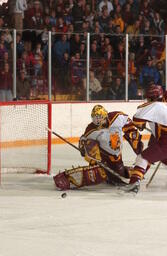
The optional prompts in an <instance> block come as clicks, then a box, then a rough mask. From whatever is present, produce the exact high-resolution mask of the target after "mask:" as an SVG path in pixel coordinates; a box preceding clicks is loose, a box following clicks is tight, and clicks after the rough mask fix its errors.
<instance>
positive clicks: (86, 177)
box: [53, 165, 107, 190]
mask: <svg viewBox="0 0 167 256" xmlns="http://www.w3.org/2000/svg"><path fill="white" fill-rule="evenodd" d="M53 179H54V182H55V184H56V186H57V187H58V188H59V189H61V190H68V189H72V188H81V187H84V186H90V185H97V184H100V183H102V182H104V181H107V175H106V172H105V170H104V169H103V168H101V167H99V166H97V165H96V166H83V167H77V168H73V169H70V170H65V171H64V172H62V173H59V174H57V175H56V176H54V177H53Z"/></svg>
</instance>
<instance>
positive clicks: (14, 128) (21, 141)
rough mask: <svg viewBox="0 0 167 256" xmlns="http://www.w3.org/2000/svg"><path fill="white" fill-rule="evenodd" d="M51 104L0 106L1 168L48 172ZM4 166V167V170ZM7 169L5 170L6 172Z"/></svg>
mask: <svg viewBox="0 0 167 256" xmlns="http://www.w3.org/2000/svg"><path fill="white" fill-rule="evenodd" d="M46 127H48V105H47V104H24V105H17V104H16V105H8V106H0V157H1V171H2V172H3V170H6V171H7V170H12V169H13V170H17V171H18V170H21V169H22V168H23V170H31V169H39V170H44V171H47V164H48V131H47V130H46ZM4 168H5V169H4ZM6 171H5V172H6Z"/></svg>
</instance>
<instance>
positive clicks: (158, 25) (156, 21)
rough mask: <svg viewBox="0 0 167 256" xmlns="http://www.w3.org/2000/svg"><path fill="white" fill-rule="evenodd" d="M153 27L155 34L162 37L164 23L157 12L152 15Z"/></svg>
mask: <svg viewBox="0 0 167 256" xmlns="http://www.w3.org/2000/svg"><path fill="white" fill-rule="evenodd" d="M153 25H154V28H155V33H156V34H157V35H164V33H165V23H164V20H163V19H162V18H161V16H160V14H159V12H157V11H155V12H154V14H153Z"/></svg>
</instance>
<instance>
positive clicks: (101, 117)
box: [91, 105, 108, 126]
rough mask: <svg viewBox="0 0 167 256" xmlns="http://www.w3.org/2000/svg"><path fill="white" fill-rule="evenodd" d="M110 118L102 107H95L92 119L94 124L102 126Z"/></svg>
mask: <svg viewBox="0 0 167 256" xmlns="http://www.w3.org/2000/svg"><path fill="white" fill-rule="evenodd" d="M107 116H108V112H107V110H105V108H104V107H103V106H101V105H95V106H94V107H93V109H92V113H91V117H92V122H93V123H94V124H95V125H97V126H99V125H102V124H103V123H104V121H105V119H106V117H107Z"/></svg>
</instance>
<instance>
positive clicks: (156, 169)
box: [146, 161, 161, 188]
mask: <svg viewBox="0 0 167 256" xmlns="http://www.w3.org/2000/svg"><path fill="white" fill-rule="evenodd" d="M160 164H161V161H159V163H158V164H157V166H156V168H155V171H154V172H153V174H152V176H151V177H150V179H149V181H148V182H147V184H146V188H148V186H149V185H150V183H151V181H152V180H153V178H154V176H155V174H156V172H157V171H158V169H159V167H160Z"/></svg>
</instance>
